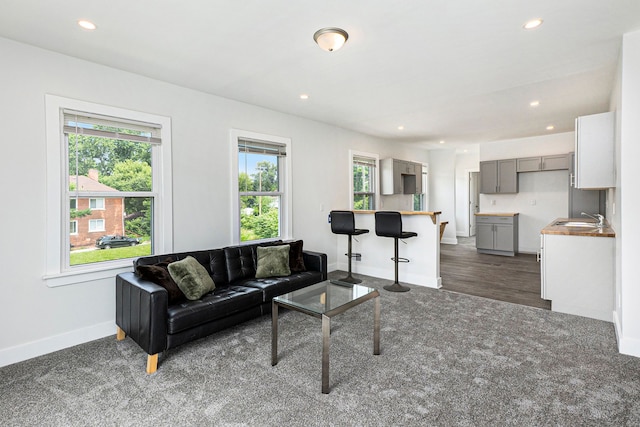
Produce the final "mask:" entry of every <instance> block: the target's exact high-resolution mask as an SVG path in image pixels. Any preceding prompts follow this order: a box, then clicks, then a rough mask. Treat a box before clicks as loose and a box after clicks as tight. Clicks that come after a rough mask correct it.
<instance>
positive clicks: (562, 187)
mask: <svg viewBox="0 0 640 427" xmlns="http://www.w3.org/2000/svg"><path fill="white" fill-rule="evenodd" d="M573 150H574V133H573V132H567V133H560V134H554V135H543V136H537V137H530V138H520V139H513V140H503V141H497V142H491V143H485V144H481V145H480V160H481V161H484V160H496V159H513V158H522V157H533V156H544V155H550V154H561V153H569V152H571V151H573ZM518 184H519V190H518V193H516V194H480V212H518V213H519V214H520V215H519V231H518V250H519V251H520V252H527V253H536V252H537V251H538V249H539V247H540V230H541V229H542V228H544V226H545V225H547V224H549V223H550V222H551V221H553V220H554V219H556V218H559V217H566V216H567V212H568V210H569V187H568V185H569V178H568V171H566V170H562V171H545V172H526V173H519V174H518Z"/></svg>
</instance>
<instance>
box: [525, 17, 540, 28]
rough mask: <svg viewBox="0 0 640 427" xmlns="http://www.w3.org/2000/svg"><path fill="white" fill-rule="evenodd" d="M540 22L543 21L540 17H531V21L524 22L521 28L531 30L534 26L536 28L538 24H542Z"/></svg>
mask: <svg viewBox="0 0 640 427" xmlns="http://www.w3.org/2000/svg"><path fill="white" fill-rule="evenodd" d="M542 22H543V21H542V19H540V18H536V19H532V20H531V21H528V22H527V23H525V24H524V25H523V26H522V28H524V29H525V30H533V29H534V28H538V27H539V26H540V25H542Z"/></svg>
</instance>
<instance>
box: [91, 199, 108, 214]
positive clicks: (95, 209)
mask: <svg viewBox="0 0 640 427" xmlns="http://www.w3.org/2000/svg"><path fill="white" fill-rule="evenodd" d="M98 200H102V206H101V207H95V208H92V207H91V202H92V201H94V202H96V203H95V204H96V205H97V204H98V203H97V202H98ZM104 206H105V204H104V197H90V198H89V209H91V210H92V211H103V210H105V207H104Z"/></svg>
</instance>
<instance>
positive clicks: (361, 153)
mask: <svg viewBox="0 0 640 427" xmlns="http://www.w3.org/2000/svg"><path fill="white" fill-rule="evenodd" d="M357 156H360V157H369V158H371V159H376V176H375V177H374V178H373V179H374V181H375V182H374V185H375V188H376V191H375V192H374V194H375V200H374V203H373V204H374V210H376V209H378V206H379V203H380V156H379V155H378V154H375V153H367V152H364V151H356V150H349V173H348V177H349V209H351V210H353V158H354V157H357Z"/></svg>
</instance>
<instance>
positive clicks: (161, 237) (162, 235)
mask: <svg viewBox="0 0 640 427" xmlns="http://www.w3.org/2000/svg"><path fill="white" fill-rule="evenodd" d="M64 110H75V111H84V112H87V113H93V114H98V115H102V116H109V117H114V118H121V119H122V120H123V121H126V120H133V121H138V122H145V123H154V124H157V125H160V126H161V128H162V143H161V144H159V145H154V146H152V154H151V159H152V160H151V161H152V180H153V181H152V182H153V188H152V190H153V191H152V192H153V193H154V195H153V200H154V202H153V207H152V209H153V212H154V217H153V252H154V253H170V252H172V250H173V210H172V187H171V183H172V170H171V133H172V132H171V118H170V117H167V116H160V115H157V114H150V113H144V112H140V111H133V110H128V109H125V108H119V107H112V106H108V105H102V104H97V103H93V102H88V101H81V100H77V99H72V98H65V97H61V96H57V95H50V94H46V95H45V120H46V123H45V124H46V144H47V160H46V161H47V173H46V177H47V182H46V190H47V194H46V212H47V215H46V229H45V230H46V235H45V240H46V250H47V251H46V262H45V274H44V276H43V279H44V281H45V283H46V285H47V286H48V287H57V286H65V285H72V284H76V283H85V282H91V281H95V280H100V279H105V278H112V277H114V276H115V275H116V274H118V273H120V272H125V271H131V269H132V267H131V259H129V258H126V259H120V260H113V261H107V262H102V263H95V264H82V265H75V266H70V265H69V244H68V243H69V242H68V240H67V239H68V237H67V236H69V235H70V221H68V220H63V218H64V216H63V214H64V212H66V209H65V208H64V207H63V206H62V203H63V202H64V203H66V204H69V203H68V201H67V200H65V192H66V189H65V188H64V186H65V183H66V179H65V176H64V174H65V173H66V172H67V170H66V169H67V168H66V165H65V162H66V146H65V138H64V132H63V111H64ZM67 208H70V206H68V207H67Z"/></svg>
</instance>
